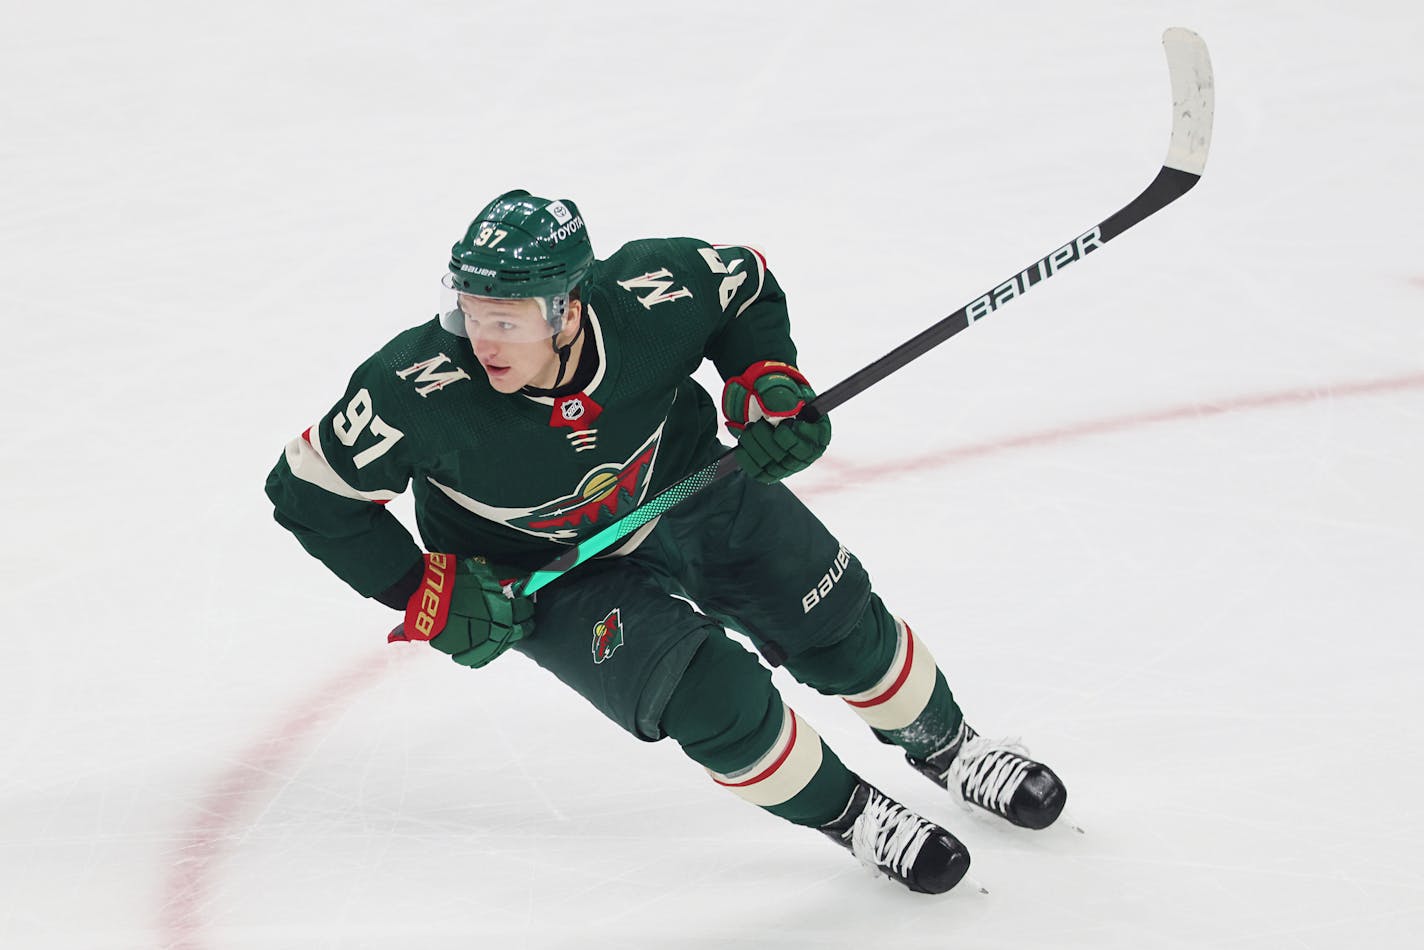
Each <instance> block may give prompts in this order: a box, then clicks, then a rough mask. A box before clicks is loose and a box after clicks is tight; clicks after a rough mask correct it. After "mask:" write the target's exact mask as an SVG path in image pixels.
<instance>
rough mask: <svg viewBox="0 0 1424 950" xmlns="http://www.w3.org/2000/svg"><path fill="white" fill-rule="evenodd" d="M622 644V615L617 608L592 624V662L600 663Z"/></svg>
mask: <svg viewBox="0 0 1424 950" xmlns="http://www.w3.org/2000/svg"><path fill="white" fill-rule="evenodd" d="M622 645H623V617H622V616H621V615H620V614H619V612H618V608H617V607H615V608H613V612H612V613H610V614H609V615H608V616H607V617H604V618H603V619H602V620H600V621H599V622H598V623H596V624H594V625H593V662H595V663H602V662H603V661H604V660H606V659H608V658H609V657H610V656H612V655H613V651H614V650H616V649H618V648H619V647H621V646H622Z"/></svg>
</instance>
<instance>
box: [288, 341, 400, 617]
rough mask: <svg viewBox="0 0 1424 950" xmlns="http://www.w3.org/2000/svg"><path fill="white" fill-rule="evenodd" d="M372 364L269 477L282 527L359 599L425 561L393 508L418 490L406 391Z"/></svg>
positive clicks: (290, 448) (356, 376)
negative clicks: (413, 482) (389, 505)
mask: <svg viewBox="0 0 1424 950" xmlns="http://www.w3.org/2000/svg"><path fill="white" fill-rule="evenodd" d="M384 369H385V365H384V361H383V360H381V359H380V358H379V356H377V357H372V358H371V359H370V360H367V361H366V362H365V363H363V364H362V365H361V366H360V367H359V368H358V369H357V370H356V372H355V374H353V375H352V377H351V383H350V385H349V386H348V388H347V391H346V395H345V396H343V397H342V399H341V400H340V401H339V402H338V403H337V404H336V405H335V406H334V407H333V408H332V410H331V411H330V412H328V413H327V414H326V415H325V416H324V417H322V419H321V421H320V422H318V423H317V424H316V425H314V426H312V427H311V428H309V429H307V430H306V431H305V432H303V433H302V434H301V435H299V436H297V437H296V438H295V439H292V440H291V441H290V442H288V443H287V446H286V449H285V451H284V452H283V453H282V456H281V457H280V458H279V459H278V460H277V464H276V465H275V466H274V467H273V469H272V471H271V473H270V474H269V475H268V476H267V497H268V498H270V499H271V500H272V504H273V505H274V507H275V511H274V517H275V518H276V520H277V523H278V524H280V525H281V526H282V527H284V528H286V529H287V530H288V531H290V532H292V534H293V535H295V536H296V538H297V540H298V541H299V542H301V545H302V547H303V548H305V549H306V550H307V552H308V553H309V554H311V555H312V556H313V557H315V558H317V559H318V560H319V561H321V562H322V563H323V564H325V565H326V566H327V568H329V569H330V570H331V571H332V573H334V574H336V576H337V577H340V578H341V579H342V580H343V581H345V582H346V583H347V584H349V585H350V586H351V587H353V588H354V589H355V590H356V591H357V592H358V593H360V594H363V595H365V596H367V597H370V596H373V595H375V594H379V593H381V592H382V591H384V590H386V589H387V588H389V587H390V586H391V585H393V584H395V583H396V582H397V581H398V580H400V579H401V578H402V577H403V576H404V575H405V574H406V573H407V572H409V571H410V570H411V569H412V567H413V566H414V565H415V564H416V563H417V562H418V561H419V560H420V556H421V549H420V548H419V546H417V545H416V543H415V540H414V539H413V538H412V537H411V535H410V532H409V531H407V530H406V529H405V526H404V525H402V524H401V523H400V521H399V519H397V518H396V517H395V515H393V514H391V513H390V512H389V511H387V510H386V507H385V505H386V502H389V501H390V500H391V499H393V498H395V497H396V496H397V495H399V494H400V493H401V492H403V491H404V490H405V488H406V486H407V485H408V484H409V483H410V479H411V474H412V465H411V462H410V443H409V442H408V441H407V439H406V433H405V431H404V429H405V428H406V427H407V425H408V423H407V422H406V421H405V419H404V418H403V416H404V415H405V414H406V413H405V412H404V408H405V407H404V406H403V405H402V400H401V399H400V394H399V392H398V391H396V390H394V389H392V388H391V387H390V386H389V385H386V386H384V387H383V386H382V385H381V383H382V381H383V379H384V377H385V376H386V375H388V374H387V373H385V372H384Z"/></svg>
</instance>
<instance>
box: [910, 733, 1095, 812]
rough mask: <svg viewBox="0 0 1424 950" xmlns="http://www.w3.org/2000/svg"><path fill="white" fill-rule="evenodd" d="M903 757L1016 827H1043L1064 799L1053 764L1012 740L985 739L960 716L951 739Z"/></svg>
mask: <svg viewBox="0 0 1424 950" xmlns="http://www.w3.org/2000/svg"><path fill="white" fill-rule="evenodd" d="M905 758H906V760H907V761H908V762H909V763H910V764H911V765H912V766H914V767H915V769H916V770H917V771H919V772H920V773H921V774H923V775H925V776H926V777H928V778H929V779H930V780H931V781H932V782H934V783H935V784H937V785H941V786H943V787H945V788H952V789H957V790H958V791H959V793H960V795H962V796H963V797H964V800H965V801H967V802H969V803H970V804H973V805H978V806H979V807H980V808H983V809H985V810H986V811H991V812H993V813H994V814H996V815H998V816H1000V817H1002V818H1006V819H1008V820H1009V821H1010V822H1012V823H1013V824H1015V825H1018V826H1019V827H1021V828H1033V829H1039V828H1047V827H1048V826H1049V825H1051V824H1053V822H1054V821H1056V820H1057V819H1058V816H1059V815H1060V814H1061V813H1062V812H1063V806H1064V804H1065V803H1066V802H1067V801H1068V790H1067V789H1066V788H1064V787H1063V782H1062V780H1060V779H1059V778H1058V776H1057V775H1055V774H1054V773H1053V770H1052V769H1050V768H1049V767H1048V766H1046V765H1044V764H1043V763H1042V762H1035V761H1034V760H1033V759H1030V758H1029V757H1028V750H1027V749H1025V748H1024V747H1023V746H1022V745H1020V744H1019V743H1017V742H1009V741H1004V740H994V739H986V738H985V737H983V736H981V735H979V734H978V733H976V732H975V731H974V730H973V729H972V728H970V726H969V724H968V723H967V722H962V723H961V724H960V726H959V732H958V733H957V734H956V735H955V737H954V740H953V741H952V742H950V743H949V745H947V746H945V747H944V748H943V749H940V750H939V751H938V752H935V753H933V754H932V755H930V756H929V757H928V758H924V759H917V758H915V757H914V756H912V755H909V754H908V753H907V754H906V755H905Z"/></svg>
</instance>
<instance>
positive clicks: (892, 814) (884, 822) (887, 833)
mask: <svg viewBox="0 0 1424 950" xmlns="http://www.w3.org/2000/svg"><path fill="white" fill-rule="evenodd" d="M933 830H934V826H932V825H931V824H930V823H929V822H927V821H925V820H924V819H923V818H921V817H920V816H919V815H916V814H915V813H914V812H912V811H910V810H909V809H908V808H906V807H905V806H904V805H901V804H900V803H899V802H896V801H893V800H891V799H889V798H886V797H885V796H883V795H880V794H878V793H872V794H871V796H870V801H868V802H866V804H865V810H864V811H862V812H861V813H860V816H859V817H857V818H856V820H855V824H854V825H852V826H851V832H850V849H851V851H852V852H853V853H854V854H855V856H856V857H857V858H858V859H859V860H860V863H861V864H864V865H865V866H866V867H868V868H870V869H871V870H872V871H876V872H880V871H882V870H884V869H886V868H888V869H890V870H891V871H893V872H894V873H896V874H898V875H900V877H902V878H905V877H909V876H910V868H911V866H913V865H914V863H915V858H916V857H918V856H919V853H920V847H921V846H922V845H923V844H924V843H925V841H926V840H927V839H928V838H929V836H930V834H931V833H932V832H933Z"/></svg>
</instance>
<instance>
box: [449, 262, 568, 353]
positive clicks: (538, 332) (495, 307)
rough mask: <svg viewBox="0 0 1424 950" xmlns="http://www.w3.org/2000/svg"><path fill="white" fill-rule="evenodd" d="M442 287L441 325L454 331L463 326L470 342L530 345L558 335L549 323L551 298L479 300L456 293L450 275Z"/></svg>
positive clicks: (495, 298) (470, 295) (471, 295)
mask: <svg viewBox="0 0 1424 950" xmlns="http://www.w3.org/2000/svg"><path fill="white" fill-rule="evenodd" d="M440 284H441V288H442V290H441V301H440V319H441V322H442V323H443V324H444V325H445V327H446V328H447V329H451V330H454V328H455V327H457V326H463V327H464V333H465V336H467V337H469V338H470V339H471V340H475V339H487V340H499V341H508V342H510V343H529V342H533V341H535V340H547V339H548V338H549V337H551V336H553V335H554V333H555V332H556V328H555V327H554V326H551V325H550V322H549V308H550V305H551V301H550V300H549V298H548V297H477V296H476V295H474V294H466V293H461V292H460V291H458V290H456V289H455V287H454V282H453V280H452V279H451V276H450V275H449V274H446V275H445V276H444V278H443V279H442V280H441V281H440ZM456 332H458V331H456Z"/></svg>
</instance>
